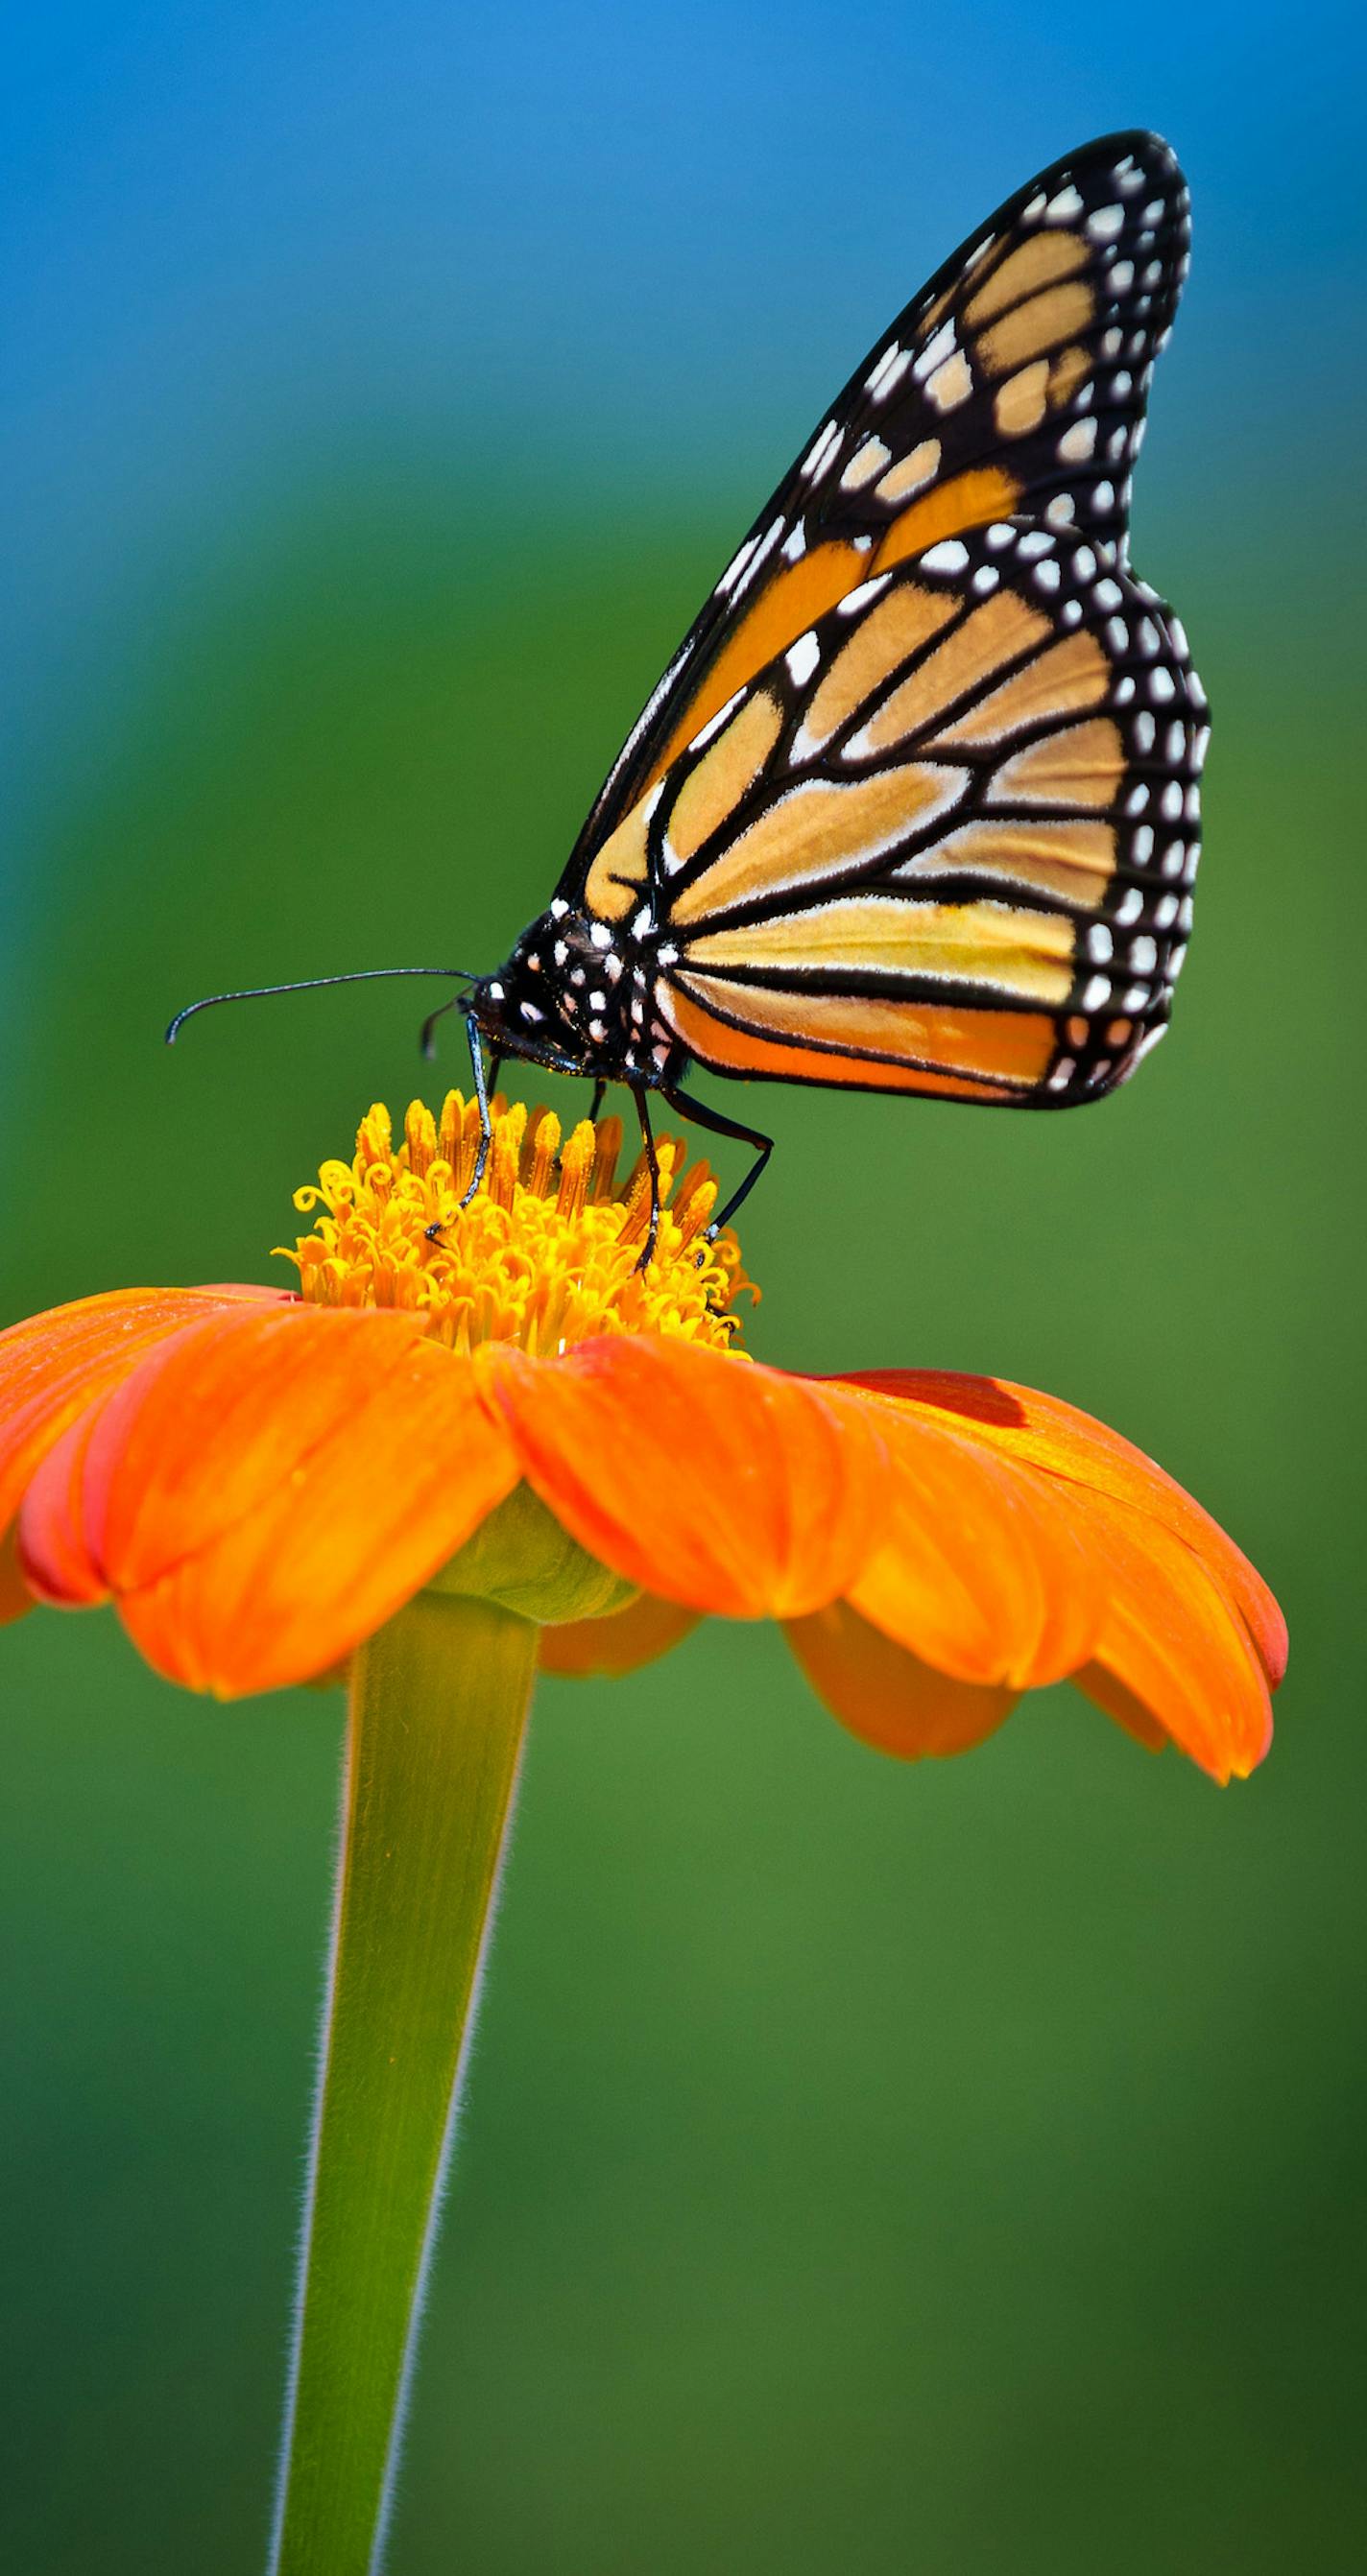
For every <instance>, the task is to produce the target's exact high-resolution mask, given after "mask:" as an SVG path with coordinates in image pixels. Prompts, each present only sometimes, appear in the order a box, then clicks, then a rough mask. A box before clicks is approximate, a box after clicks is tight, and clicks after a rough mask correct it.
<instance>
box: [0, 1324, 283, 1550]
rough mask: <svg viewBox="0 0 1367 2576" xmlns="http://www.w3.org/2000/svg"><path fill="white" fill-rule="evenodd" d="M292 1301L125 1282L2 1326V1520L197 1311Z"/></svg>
mask: <svg viewBox="0 0 1367 2576" xmlns="http://www.w3.org/2000/svg"><path fill="white" fill-rule="evenodd" d="M244 1302H245V1303H247V1304H249V1305H260V1304H262V1303H265V1304H269V1305H272V1306H279V1305H288V1304H290V1303H292V1302H294V1301H292V1300H291V1299H290V1298H289V1297H288V1296H287V1295H286V1293H285V1292H284V1291H283V1290H280V1289H274V1288H247V1287H242V1288H236V1287H224V1288H119V1289H115V1290H114V1291H113V1292H112V1294H110V1295H108V1296H104V1297H82V1298H80V1299H78V1301H77V1302H76V1304H75V1305H72V1306H54V1307H53V1308H52V1309H51V1310H50V1312H49V1313H47V1314H44V1315H33V1316H30V1317H29V1318H28V1319H27V1320H26V1321H25V1322H24V1323H21V1324H11V1325H10V1327H9V1329H8V1331H7V1332H3V1333H0V1528H3V1527H4V1526H5V1525H6V1524H7V1523H8V1522H9V1521H10V1520H12V1518H13V1516H14V1513H15V1511H16V1510H17V1508H18V1505H19V1500H20V1496H21V1495H22V1493H23V1491H24V1487H25V1486H26V1484H27V1483H28V1480H29V1477H30V1476H31V1475H32V1473H33V1470H34V1468H35V1467H36V1465H37V1463H38V1461H39V1459H40V1458H41V1457H43V1455H44V1454H45V1452H46V1451H47V1450H48V1449H49V1448H50V1447H51V1445H52V1443H53V1441H54V1440H56V1439H57V1438H58V1436H59V1435H60V1433H61V1432H63V1431H64V1430H65V1428H66V1426H67V1424H68V1422H71V1421H74V1420H75V1418H76V1416H77V1414H79V1413H82V1412H83V1411H84V1410H85V1407H86V1406H87V1405H88V1404H90V1403H93V1402H94V1401H95V1400H96V1398H97V1397H99V1396H101V1395H103V1394H104V1393H105V1391H106V1390H107V1389H108V1388H109V1387H111V1386H116V1385H117V1384H118V1382H119V1380H120V1379H121V1378H124V1377H127V1376H128V1374H129V1372H130V1371H131V1370H132V1369H134V1368H136V1367H137V1364H138V1362H139V1360H140V1359H142V1358H143V1356H144V1354H145V1353H146V1352H147V1351H148V1350H149V1349H151V1348H152V1347H153V1345H154V1344H155V1343H157V1342H159V1341H162V1340H164V1339H165V1337H166V1335H167V1334H168V1333H175V1332H178V1331H179V1330H180V1328H181V1326H182V1325H184V1324H187V1323H190V1322H192V1321H193V1320H194V1319H195V1318H196V1317H202V1316H204V1315H205V1314H211V1313H215V1312H218V1311H221V1310H222V1309H224V1308H228V1309H230V1310H233V1309H239V1308H240V1307H241V1306H242V1305H243V1304H244Z"/></svg>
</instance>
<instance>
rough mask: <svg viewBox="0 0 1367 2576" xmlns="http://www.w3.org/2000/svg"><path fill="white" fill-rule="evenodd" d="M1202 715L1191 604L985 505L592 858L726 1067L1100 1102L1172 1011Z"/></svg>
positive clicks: (827, 628)
mask: <svg viewBox="0 0 1367 2576" xmlns="http://www.w3.org/2000/svg"><path fill="white" fill-rule="evenodd" d="M1204 709H1205V698H1204V693H1203V692H1202V690H1201V686H1200V682H1199V681H1198V680H1197V678H1196V676H1195V673H1194V672H1193V671H1192V669H1191V665H1190V660H1189V657H1188V654H1187V649H1186V641H1185V638H1184V636H1183V634H1182V630H1181V628H1180V626H1179V625H1178V623H1177V620H1176V619H1175V618H1174V617H1172V616H1171V614H1170V613H1169V612H1168V611H1167V610H1166V609H1165V608H1164V607H1163V606H1162V604H1161V602H1159V601H1158V600H1157V599H1156V598H1155V597H1154V595H1153V593H1152V592H1151V591H1149V590H1148V589H1147V588H1146V587H1145V586H1144V585H1143V584H1141V583H1138V582H1136V581H1135V580H1133V579H1132V578H1131V576H1130V575H1129V574H1127V573H1126V572H1125V571H1124V570H1123V569H1122V568H1121V567H1120V566H1119V565H1117V564H1113V563H1102V562H1101V560H1100V559H1099V555H1098V550H1097V548H1096V546H1095V545H1094V544H1093V543H1092V542H1090V541H1089V540H1087V539H1085V538H1083V537H1080V536H1078V535H1076V534H1075V533H1073V532H1072V531H1071V530H1065V529H1061V528H1060V529H1050V528H1046V527H1042V526H1041V525H1040V523H1039V522H1038V521H1037V520H1033V519H1020V518H1016V519H1011V520H1003V521H993V522H992V523H991V524H990V525H989V526H987V527H986V528H978V529H971V530H968V531H966V532H965V533H964V535H963V536H962V537H955V538H948V539H946V538H941V539H939V540H937V542H936V543H935V544H934V545H933V546H931V547H930V548H929V549H928V550H927V551H926V552H925V553H924V554H922V555H920V556H918V557H914V558H913V559H912V560H911V561H910V562H908V563H905V564H900V565H896V566H894V567H893V569H892V570H891V571H889V572H885V573H879V574H874V575H873V576H871V578H870V579H869V580H868V581H866V582H864V583H863V584H861V585H860V586H859V587H858V589H856V590H855V591H854V592H853V593H851V594H849V595H847V596H846V597H845V598H844V599H843V600H842V601H841V602H840V603H839V604H838V605H837V606H836V607H835V608H834V609H831V610H828V611H827V612H826V613H825V614H824V615H823V616H821V617H819V618H817V619H816V620H815V622H814V623H813V624H812V625H811V626H810V627H809V628H807V629H806V630H805V631H804V632H803V634H802V635H801V636H799V637H798V638H797V639H795V641H794V642H793V644H792V645H790V646H789V647H788V649H787V651H786V652H785V653H783V654H781V655H780V656H779V657H778V658H777V659H776V660H775V661H773V662H771V663H770V664H768V665H767V666H766V668H765V669H764V670H763V671H762V672H761V673H759V674H758V675H757V676H756V678H755V679H754V681H753V682H752V683H751V684H750V686H749V687H747V688H746V689H745V690H744V691H742V692H741V693H740V695H739V697H738V699H737V701H736V703H735V704H734V705H733V706H730V707H728V709H727V711H726V712H725V714H724V715H723V716H722V717H721V718H720V719H714V721H713V723H712V724H711V725H710V726H709V727H707V728H706V729H705V732H704V735H703V736H700V737H699V738H698V739H697V740H696V741H695V743H694V744H693V745H692V746H691V748H690V749H689V750H688V751H687V752H685V753H683V754H681V755H680V756H679V758H678V759H676V760H675V762H674V763H673V764H672V765H671V767H670V769H669V770H668V771H667V772H666V774H665V777H664V779H663V780H662V781H661V782H660V783H659V784H657V786H656V787H655V788H653V789H652V790H650V791H648V793H647V794H646V795H645V796H644V797H642V798H641V799H640V800H638V803H637V806H636V807H635V808H634V809H633V812H632V815H631V816H629V817H628V818H627V820H626V823H625V824H624V825H623V826H621V827H619V831H618V833H617V834H616V835H614V836H613V839H612V841H611V842H610V844H609V845H608V848H607V849H606V850H605V851H604V853H603V854H602V856H603V859H604V861H609V860H612V861H613V864H614V870H615V873H614V878H613V881H614V882H615V883H617V884H618V885H620V886H621V888H622V889H623V893H624V897H625V900H624V902H623V904H622V906H621V910H622V911H625V910H626V909H627V907H628V906H631V907H633V908H634V910H635V915H636V919H635V923H634V926H637V927H640V926H643V925H641V923H640V907H641V906H642V905H644V907H645V910H646V914H647V916H648V917H649V918H650V919H651V920H652V921H653V923H654V925H655V929H656V931H657V933H658V945H657V947H656V950H655V964H656V985H655V1005H656V1009H657V1011H658V1013H659V1014H660V1016H661V1018H662V1020H663V1022H664V1024H665V1027H666V1028H667V1030H668V1031H669V1032H670V1033H671V1034H672V1036H673V1037H675V1038H677V1039H678V1040H681V1041H682V1043H683V1044H684V1045H685V1046H686V1047H687V1049H688V1051H689V1053H690V1054H691V1055H693V1056H694V1057H696V1058H698V1059H699V1060H700V1061H701V1062H702V1063H704V1064H707V1065H709V1066H711V1067H713V1068H714V1069H715V1070H716V1071H718V1072H722V1073H731V1074H743V1075H748V1076H758V1077H761V1078H763V1077H768V1078H770V1079H775V1080H784V1081H790V1082H791V1081H806V1082H822V1083H836V1084H840V1085H842V1086H843V1085H848V1086H854V1087H866V1088H871V1089H877V1090H884V1089H896V1090H910V1091H921V1092H939V1093H945V1094H948V1095H950V1096H952V1097H959V1098H965V1099H974V1100H980V1101H996V1102H1002V1103H1014V1104H1016V1105H1028V1106H1034V1107H1057V1108H1062V1107H1067V1106H1069V1105H1071V1104H1073V1103H1075V1102H1077V1101H1081V1100H1086V1099H1093V1098H1096V1097H1097V1096H1098V1095H1099V1094H1101V1093H1102V1092H1105V1091H1108V1090H1110V1089H1111V1088H1113V1087H1114V1085H1115V1084H1116V1083H1118V1082H1120V1081H1122V1080H1124V1079H1125V1077H1126V1076H1127V1075H1128V1074H1129V1073H1130V1072H1131V1071H1132V1070H1133V1068H1134V1066H1135V1064H1136V1063H1137V1062H1138V1060H1139V1058H1140V1056H1141V1055H1142V1054H1143V1053H1144V1052H1145V1051H1146V1050H1147V1048H1148V1047H1149V1046H1150V1045H1152V1043H1153V1042H1154V1040H1155V1039H1156V1037H1157V1036H1158V1035H1159V1034H1161V1031H1162V1029H1163V1027H1164V1026H1165V1024H1166V1021H1167V1017H1168V1012H1169V1007H1170V1000H1171V992H1172V985H1173V980H1174V978H1175V976H1176V974H1177V972H1178V969H1179V967H1180V964H1181V960H1182V954H1183V951H1184V948H1185V943H1186V936H1187V932H1188V929H1189V927H1190V918H1191V894H1190V889H1191V883H1192V878H1193V875H1194V872H1195V866H1196V858H1197V852H1198V846H1199V844H1198V817H1199V788H1198V784H1197V782H1198V778H1199V773H1200V767H1201V762H1202V759H1203V756H1204V752H1205V742H1206V725H1205V718H1204ZM605 883H606V879H605Z"/></svg>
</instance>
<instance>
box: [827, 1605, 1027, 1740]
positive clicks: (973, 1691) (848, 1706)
mask: <svg viewBox="0 0 1367 2576" xmlns="http://www.w3.org/2000/svg"><path fill="white" fill-rule="evenodd" d="M784 1632H785V1634H786V1636H787V1639H788V1643H789V1645H790V1646H791V1647H792V1650H793V1653H794V1654H795V1655H796V1657H797V1659H798V1662H799V1663H800V1664H801V1666H802V1669H803V1671H804V1673H805V1674H806V1676H807V1679H808V1681H809V1682H810V1683H811V1685H812V1688H813V1690H814V1691H815V1692H816V1694H817V1696H818V1698H819V1699H823V1700H824V1701H825V1703H826V1706H827V1707H828V1708H829V1709H830V1710H832V1711H833V1713H834V1715H835V1716H836V1717H838V1718H839V1719H840V1721H841V1724H842V1725H844V1726H848V1727H849V1729H850V1731H851V1733H852V1734H854V1735H858V1736H862V1737H863V1740H864V1742H865V1743H866V1744H872V1745H875V1746H876V1747H877V1749H878V1751H879V1752H880V1753H896V1754H899V1755H900V1756H901V1758H902V1760H903V1761H906V1762H915V1761H918V1760H919V1759H920V1757H921V1755H922V1754H926V1753H932V1754H946V1753H966V1752H967V1751H968V1750H969V1747H970V1746H971V1745H974V1744H981V1743H982V1741H983V1738H984V1737H985V1736H988V1735H991V1734H992V1732H993V1730H994V1729H995V1728H996V1727H998V1726H1000V1725H1001V1723H1002V1720H1003V1719H1004V1718H1006V1717H1009V1716H1010V1713H1011V1711H1012V1709H1013V1708H1014V1707H1015V1705H1016V1701H1017V1699H1018V1698H1019V1696H1020V1693H1019V1692H1018V1691H1014V1690H1010V1689H1006V1688H997V1689H990V1688H989V1689H984V1688H982V1687H980V1686H979V1685H978V1684H976V1683H973V1682H962V1681H953V1680H951V1679H950V1678H949V1676H948V1675H947V1674H945V1673H942V1672H937V1671H936V1670H935V1669H934V1668H933V1667H932V1666H931V1665H930V1664H924V1663H922V1662H921V1660H920V1658H919V1657H918V1656H916V1655H909V1654H907V1653H906V1651H905V1650H904V1648H902V1647H901V1646H897V1645H894V1644H893V1642H892V1639H891V1638H890V1637H885V1636H884V1635H883V1633H882V1630H881V1629H879V1628H875V1627H872V1626H871V1625H870V1624H869V1622H868V1620H867V1619H861V1618H860V1616H859V1613H858V1611H857V1610H852V1609H851V1608H850V1606H849V1604H848V1602H844V1601H833V1602H832V1603H831V1604H830V1605H829V1607H828V1608H827V1609H825V1610H816V1611H813V1612H812V1614H811V1616H810V1617H809V1618H806V1619H789V1620H786V1621H785V1622H784Z"/></svg>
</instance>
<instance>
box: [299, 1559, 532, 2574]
mask: <svg viewBox="0 0 1367 2576" xmlns="http://www.w3.org/2000/svg"><path fill="white" fill-rule="evenodd" d="M535 1659H536V1631H535V1629H534V1627H533V1626H532V1624H531V1622H530V1621H528V1620H526V1619H521V1618H518V1617H515V1616H514V1615H513V1614H512V1613H511V1612H509V1611H506V1610H500V1609H497V1608H495V1607H494V1606H493V1605H492V1604H491V1603H490V1602H487V1601H482V1600H476V1599H469V1598H462V1597H454V1596H450V1595H446V1594H441V1595H438V1594H435V1593H430V1592H429V1593H423V1594H420V1595H419V1597H418V1599H417V1600H416V1601H413V1602H410V1603H409V1605H408V1607H407V1608H406V1609H405V1610H402V1611H400V1612H399V1614H398V1616H397V1618H395V1619H393V1620H391V1621H390V1623H389V1625H388V1627H386V1628H384V1629H382V1630H381V1631H380V1633H379V1635H378V1636H376V1637H374V1638H372V1639H371V1641H370V1643H369V1644H368V1645H367V1646H365V1647H364V1648H362V1649H361V1651H360V1652H359V1653H358V1655H357V1657H356V1659H355V1667H354V1672H353V1678H352V1683H351V1704H350V1716H349V1727H348V1740H347V1764H346V1778H345V1785H344V1790H343V1809H342V1848H341V1853H340V1856H339V1861H338V1880H337V1902H336V1912H335V1918H334V1927H333V1945H332V1960H331V1969H330V1975H329V1980H328V1996H327V2004H326V2008H325V2019H324V2030H323V2051H322V2067H321V2073H320V2078H319V2089H318V2100H317V2110H316V2117H315V2127H314V2137H313V2154H312V2163H311V2171H310V2177H309V2190H308V2207H307V2215H306V2221H305V2235H304V2247H303V2265H302V2275H301V2283H300V2292H299V2304H298V2310H297V2315H296V2322H295V2341H294V2351H293V2356H292V2362H291V2370H290V2385H289V2394H288V2398H287V2402H286V2415H285V2435H284V2450H283V2458H282V2463H281V2478H280V2492H279V2499H278V2507H277V2516H276V2527H275V2532H274V2537H273V2541H272V2546H271V2555H270V2561H269V2576H375V2571H376V2570H378V2568H379V2565H380V2561H381V2556H382V2553H383V2549H384V2539H385V2525H386V2521H387V2518H388V2513H389V2507H390V2502H391V2496H392V2490H393V2484H394V2473H395V2464H396V2459H397V2454H398V2447H399V2442H400V2439H401V2435H402V2429H403V2417H404V2409H405V2403H406V2397H407V2390H408V2382H409V2378H410V2374H411V2371H412V2365H413V2351H414V2345H415V2341H416V2336H417V2329H418V2322H419V2316H420V2312H421V2308H422V2301H423V2292H424V2286H425V2280H426V2274H427V2268H428V2263H429V2261H430V2257H431V2251H432V2245H433V2241H434V2238H435V2235H436V2225H437V2214H438V2208H439V2204H440V2199H441V2191H442V2181H443V2173H444V2168H445V2164H446V2159H447V2155H448V2153H449V2149H450V2144H451V2138H452V2134H453V2131H454V2127H455V2112H456V2106H457V2103H458V2100H459V2095H460V2088H461V2078H462V2073H463V2068H464V2061H465V2054H466V2050H467V2047H468V2043H469V2037H470V2032H471V2029H472V2027H473V2023H474V2014H475V2005H476V2000H477V1996H478V1990H479V1980H480V1971H481V1967H482V1963H483V1958H484V1951H485V1945H486V1942H487V1938H488V1932H489V1926H490V1923H491V1920H492V1915H493V1906H494V1898H495V1893H496V1890H497V1885H498V1875H499V1867H500V1863H501V1860H502V1855H503V1849H504V1843H505V1839H506V1835H507V1828H508V1819H509V1814H510V1811H511V1805H512V1798H513V1791H514V1786H515V1782H516V1778H517V1766H518V1757H519V1754H520V1751H521V1746H522V1736H523V1730H524V1727H525V1724H526V1717H527V1708H528V1704H529V1700H530V1696H531V1688H532V1681H533V1676H534V1671H535Z"/></svg>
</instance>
